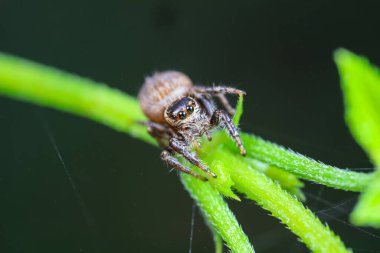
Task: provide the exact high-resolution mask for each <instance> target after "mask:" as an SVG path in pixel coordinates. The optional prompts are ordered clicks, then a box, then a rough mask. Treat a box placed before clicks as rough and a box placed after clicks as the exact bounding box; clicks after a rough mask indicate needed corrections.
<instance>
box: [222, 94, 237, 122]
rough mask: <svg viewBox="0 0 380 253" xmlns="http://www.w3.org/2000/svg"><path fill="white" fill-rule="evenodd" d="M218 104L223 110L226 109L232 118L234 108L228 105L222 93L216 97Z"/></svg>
mask: <svg viewBox="0 0 380 253" xmlns="http://www.w3.org/2000/svg"><path fill="white" fill-rule="evenodd" d="M217 97H218V99H219V101H220V103H222V105H223V106H224V108H226V110H227V112H228V113H229V114H230V115H231V116H233V115H235V112H236V111H235V108H233V107H232V106H231V104H230V102H228V100H227V98H226V95H225V94H224V93H220V94H218V95H217Z"/></svg>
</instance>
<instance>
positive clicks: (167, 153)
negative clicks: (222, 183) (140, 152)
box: [161, 147, 207, 181]
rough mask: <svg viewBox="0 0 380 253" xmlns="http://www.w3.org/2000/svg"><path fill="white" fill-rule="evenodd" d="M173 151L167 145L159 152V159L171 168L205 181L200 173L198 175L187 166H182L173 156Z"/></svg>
mask: <svg viewBox="0 0 380 253" xmlns="http://www.w3.org/2000/svg"><path fill="white" fill-rule="evenodd" d="M174 154H175V153H174V152H173V150H172V149H171V148H170V147H167V148H166V149H164V150H163V151H162V153H161V159H162V160H163V161H164V162H165V163H166V164H167V165H168V166H169V167H172V168H173V169H176V170H179V171H182V172H183V173H186V174H189V175H191V176H193V177H195V178H198V179H200V180H202V181H207V178H206V177H203V176H201V175H198V174H197V173H194V172H193V171H191V170H190V169H189V168H187V167H185V166H183V165H182V164H181V163H180V162H179V161H178V160H177V159H176V158H175V157H174Z"/></svg>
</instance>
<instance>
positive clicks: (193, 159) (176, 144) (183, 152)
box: [169, 138, 216, 178]
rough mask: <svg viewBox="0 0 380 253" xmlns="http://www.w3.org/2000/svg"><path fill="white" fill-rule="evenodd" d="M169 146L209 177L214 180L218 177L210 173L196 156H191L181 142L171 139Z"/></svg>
mask: <svg viewBox="0 0 380 253" xmlns="http://www.w3.org/2000/svg"><path fill="white" fill-rule="evenodd" d="M169 146H170V147H171V148H172V149H173V150H174V151H175V152H177V153H178V154H180V155H182V156H183V157H184V158H186V160H188V161H189V162H190V163H191V164H194V165H195V166H197V167H198V168H200V169H201V170H203V171H204V172H206V173H207V174H208V175H210V176H212V177H214V178H215V177H216V175H215V174H214V173H213V172H212V171H210V170H209V169H208V168H207V167H206V166H205V165H204V164H202V162H201V161H200V160H199V158H198V157H197V156H196V155H193V154H191V153H190V152H189V150H188V149H187V148H186V146H185V145H183V144H182V143H181V142H179V141H178V140H177V139H176V138H170V140H169Z"/></svg>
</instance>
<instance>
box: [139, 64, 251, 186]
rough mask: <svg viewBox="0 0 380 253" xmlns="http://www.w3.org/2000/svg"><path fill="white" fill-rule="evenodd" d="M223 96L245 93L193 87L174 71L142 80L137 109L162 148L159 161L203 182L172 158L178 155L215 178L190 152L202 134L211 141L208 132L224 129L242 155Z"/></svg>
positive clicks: (225, 88)
mask: <svg viewBox="0 0 380 253" xmlns="http://www.w3.org/2000/svg"><path fill="white" fill-rule="evenodd" d="M225 94H237V95H244V94H245V92H244V91H241V90H238V89H235V88H231V87H224V86H215V87H203V86H193V84H192V82H191V80H190V78H189V77H187V76H186V75H185V74H183V73H180V72H177V71H165V72H159V73H155V74H154V75H153V76H151V77H147V78H146V79H145V83H144V85H143V87H142V88H141V90H140V92H139V95H138V98H139V101H140V106H141V109H142V110H143V112H144V113H145V115H146V116H147V117H148V118H149V119H150V121H149V122H147V123H146V124H147V126H148V131H149V133H150V134H151V135H152V136H153V137H154V138H156V140H157V141H158V142H159V143H160V145H161V146H162V147H164V148H165V149H164V150H163V151H162V153H161V158H162V159H163V160H164V161H165V162H166V163H167V164H168V165H169V166H170V167H173V168H175V169H177V170H180V171H182V172H185V173H188V174H190V175H192V176H195V177H197V178H200V179H202V180H206V178H205V177H202V176H200V175H198V174H196V173H194V172H192V171H191V170H190V169H189V168H187V167H185V166H183V165H182V164H181V163H180V162H179V161H178V160H177V159H176V158H175V157H174V155H175V154H176V153H178V154H180V155H182V156H183V157H185V158H186V159H187V160H188V161H189V162H190V163H192V164H194V165H195V166H197V167H199V168H200V169H202V170H203V171H205V172H206V173H207V174H209V175H210V176H212V177H216V175H215V174H214V173H213V172H211V171H210V170H209V169H208V168H207V167H206V166H205V165H204V164H203V163H202V162H201V161H200V160H199V158H198V157H197V155H196V154H195V153H192V152H191V151H190V150H191V149H190V148H191V147H192V146H193V147H194V148H195V149H196V148H198V146H199V142H198V139H199V138H200V137H202V136H203V135H206V136H207V138H208V139H209V140H211V134H210V131H211V130H212V129H214V128H216V127H223V128H226V129H227V130H228V133H229V135H230V136H231V138H233V139H234V140H235V142H236V144H237V145H238V147H239V149H240V153H241V154H242V155H245V149H244V147H243V144H242V142H241V140H240V137H239V134H238V131H237V129H236V128H235V126H234V125H233V123H232V121H231V118H230V116H232V115H233V114H234V113H235V112H234V109H233V108H232V107H231V105H230V104H229V103H228V100H227V99H226V97H225ZM212 97H217V98H218V99H219V100H220V102H221V104H222V105H223V106H224V107H225V108H226V110H227V112H228V113H227V112H226V111H224V110H218V109H216V107H215V104H214V102H213V100H212Z"/></svg>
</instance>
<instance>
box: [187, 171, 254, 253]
mask: <svg viewBox="0 0 380 253" xmlns="http://www.w3.org/2000/svg"><path fill="white" fill-rule="evenodd" d="M181 179H182V183H183V184H184V185H185V187H186V189H187V190H188V191H189V193H190V195H191V196H192V197H193V198H194V199H195V200H196V203H197V204H198V206H199V207H200V208H201V210H202V211H203V214H204V215H205V216H206V217H207V220H208V222H209V223H210V224H211V225H212V227H213V228H214V229H215V230H217V233H218V234H220V235H221V236H222V237H223V238H224V240H225V241H226V243H227V245H228V246H229V247H230V249H231V250H232V252H237V253H240V252H241V253H244V252H254V250H253V248H252V246H250V243H249V240H248V238H247V236H246V235H245V234H244V233H243V231H242V230H241V227H240V226H239V224H238V222H237V220H236V218H235V216H234V214H233V213H232V212H231V210H230V209H229V208H228V205H227V203H226V202H225V201H224V200H223V197H222V195H221V194H220V193H219V192H218V191H217V190H215V189H214V188H213V187H212V186H211V185H210V184H209V183H205V182H202V181H200V180H198V179H196V178H194V177H192V176H189V175H187V174H183V173H182V174H181Z"/></svg>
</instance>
